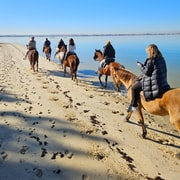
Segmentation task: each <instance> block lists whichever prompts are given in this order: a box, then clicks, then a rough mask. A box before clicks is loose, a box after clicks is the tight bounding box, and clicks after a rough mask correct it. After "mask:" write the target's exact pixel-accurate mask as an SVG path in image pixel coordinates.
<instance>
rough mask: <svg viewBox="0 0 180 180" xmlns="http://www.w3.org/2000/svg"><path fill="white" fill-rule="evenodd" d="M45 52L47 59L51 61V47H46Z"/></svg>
mask: <svg viewBox="0 0 180 180" xmlns="http://www.w3.org/2000/svg"><path fill="white" fill-rule="evenodd" d="M43 52H44V53H45V55H46V59H47V60H49V61H50V58H51V47H50V46H46V47H44V49H43Z"/></svg>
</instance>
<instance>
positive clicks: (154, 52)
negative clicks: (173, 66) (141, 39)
mask: <svg viewBox="0 0 180 180" xmlns="http://www.w3.org/2000/svg"><path fill="white" fill-rule="evenodd" d="M146 52H147V54H148V58H150V59H151V58H156V57H160V58H163V56H162V54H161V52H160V51H159V49H158V47H157V46H156V45H155V44H150V45H149V46H148V47H147V48H146Z"/></svg>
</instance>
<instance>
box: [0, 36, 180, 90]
mask: <svg viewBox="0 0 180 180" xmlns="http://www.w3.org/2000/svg"><path fill="white" fill-rule="evenodd" d="M47 37H48V36H47ZM71 37H72V38H73V39H74V40H75V43H76V53H77V54H78V56H79V58H80V66H79V71H78V72H79V73H80V72H83V73H85V74H87V76H97V75H96V74H95V71H96V70H97V66H98V62H96V61H94V60H93V55H94V51H95V49H100V50H103V46H104V45H105V43H106V41H107V40H110V41H111V43H112V45H113V46H114V48H115V50H116V61H118V62H119V63H121V64H123V65H124V66H125V67H126V69H128V70H130V71H132V72H133V73H135V74H137V75H140V74H141V72H140V70H139V68H138V67H137V65H136V61H137V60H138V61H140V62H142V63H143V62H144V61H145V59H146V57H147V54H146V51H145V49H146V47H147V46H148V45H149V44H152V43H153V44H156V45H157V46H158V47H159V49H160V51H161V53H162V54H163V56H164V58H165V60H166V63H167V69H168V82H169V84H170V85H171V87H180V35H134V36H133V35H131V36H130V35H124V36H74V37H73V36H71ZM45 38H46V37H36V36H35V39H36V42H37V49H38V51H39V53H40V55H42V56H44V57H45V55H44V54H43V52H42V47H43V43H44V40H45ZM60 38H62V39H63V40H64V42H65V43H66V44H68V40H69V38H70V36H50V37H48V39H49V40H50V41H51V47H52V61H54V62H55V63H58V60H57V59H56V58H55V59H54V53H55V49H56V46H57V44H58V41H59V39H60ZM28 40H29V37H16V36H15V37H0V42H8V43H9V42H10V43H18V44H21V45H23V46H25V45H26V44H27V42H28Z"/></svg>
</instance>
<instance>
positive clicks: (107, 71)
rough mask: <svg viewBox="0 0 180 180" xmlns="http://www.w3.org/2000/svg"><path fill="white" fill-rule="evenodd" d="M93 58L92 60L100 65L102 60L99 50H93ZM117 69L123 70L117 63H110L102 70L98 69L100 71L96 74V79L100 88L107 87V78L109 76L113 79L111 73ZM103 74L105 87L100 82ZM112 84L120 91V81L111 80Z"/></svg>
mask: <svg viewBox="0 0 180 180" xmlns="http://www.w3.org/2000/svg"><path fill="white" fill-rule="evenodd" d="M93 58H94V60H98V61H99V63H101V62H102V60H103V59H104V58H103V54H102V52H101V51H100V50H95V52H94V57H93ZM118 67H121V68H124V66H123V65H121V64H119V63H117V62H111V63H110V64H109V65H106V66H105V67H104V68H100V70H99V71H98V74H99V76H98V78H99V82H100V84H101V86H102V87H107V80H108V76H111V77H112V79H113V76H112V73H113V71H114V69H115V68H118ZM103 74H104V75H105V85H103V83H102V81H101V77H102V75H103ZM113 82H114V84H115V86H116V89H117V91H120V86H121V81H119V80H117V81H116V79H113Z"/></svg>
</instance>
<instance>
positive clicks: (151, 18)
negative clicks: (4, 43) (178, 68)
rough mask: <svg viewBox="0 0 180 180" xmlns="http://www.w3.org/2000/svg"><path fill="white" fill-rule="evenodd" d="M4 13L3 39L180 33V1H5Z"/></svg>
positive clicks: (1, 13)
mask: <svg viewBox="0 0 180 180" xmlns="http://www.w3.org/2000/svg"><path fill="white" fill-rule="evenodd" d="M0 9H1V10H0V24H1V25H0V35H11V34H16V35H28V34H31V35H32V34H33V35H44V34H45V35H46V34H47V35H48V34H49V35H50V34H129V33H179V32H180V0H29V1H26V0H1V2H0Z"/></svg>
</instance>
